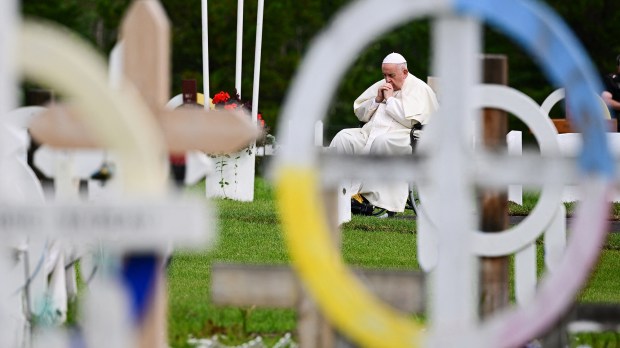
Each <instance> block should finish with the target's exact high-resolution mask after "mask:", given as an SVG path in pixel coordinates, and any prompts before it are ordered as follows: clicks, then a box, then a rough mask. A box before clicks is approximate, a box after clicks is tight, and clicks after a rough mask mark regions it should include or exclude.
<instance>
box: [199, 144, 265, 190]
mask: <svg viewBox="0 0 620 348" xmlns="http://www.w3.org/2000/svg"><path fill="white" fill-rule="evenodd" d="M250 152H251V153H248V151H246V150H241V151H238V152H234V153H231V154H229V155H224V156H216V157H215V158H212V160H213V163H214V172H213V173H212V174H211V175H210V176H209V177H207V180H206V183H205V186H206V195H207V197H210V198H211V197H212V198H217V197H220V198H230V199H234V200H238V201H243V202H251V201H253V200H254V170H255V168H254V166H255V157H256V148H255V147H253V148H252V150H251V151H250Z"/></svg>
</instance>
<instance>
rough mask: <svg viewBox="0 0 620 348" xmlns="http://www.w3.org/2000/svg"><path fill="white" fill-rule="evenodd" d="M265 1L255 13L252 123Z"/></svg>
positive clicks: (256, 108) (256, 91) (258, 81)
mask: <svg viewBox="0 0 620 348" xmlns="http://www.w3.org/2000/svg"><path fill="white" fill-rule="evenodd" d="M264 4H265V0H258V9H257V12H256V49H255V51H254V82H252V121H254V123H256V122H257V121H258V90H259V87H260V58H261V50H262V46H263V8H264V7H265V6H264Z"/></svg>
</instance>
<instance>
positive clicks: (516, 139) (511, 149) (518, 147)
mask: <svg viewBox="0 0 620 348" xmlns="http://www.w3.org/2000/svg"><path fill="white" fill-rule="evenodd" d="M506 143H507V144H508V154H509V155H511V156H521V155H522V154H523V140H522V134H521V131H510V132H508V134H506ZM508 200H509V201H511V202H514V203H516V204H519V205H521V204H523V186H521V185H510V186H508Z"/></svg>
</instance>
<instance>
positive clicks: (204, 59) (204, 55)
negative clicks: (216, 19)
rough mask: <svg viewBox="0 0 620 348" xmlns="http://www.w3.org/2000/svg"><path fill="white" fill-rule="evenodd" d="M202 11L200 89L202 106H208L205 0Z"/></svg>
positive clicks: (206, 15) (207, 37) (207, 27)
mask: <svg viewBox="0 0 620 348" xmlns="http://www.w3.org/2000/svg"><path fill="white" fill-rule="evenodd" d="M201 12H202V86H203V87H202V90H203V93H204V96H205V102H204V107H205V109H208V108H209V96H210V95H211V93H210V92H209V17H208V13H209V11H208V10H207V0H202V2H201Z"/></svg>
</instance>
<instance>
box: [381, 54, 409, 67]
mask: <svg viewBox="0 0 620 348" xmlns="http://www.w3.org/2000/svg"><path fill="white" fill-rule="evenodd" d="M402 63H407V61H406V60H405V57H403V56H401V55H400V54H398V53H395V52H392V53H390V54H388V55H387V56H386V57H385V59H383V64H402Z"/></svg>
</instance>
